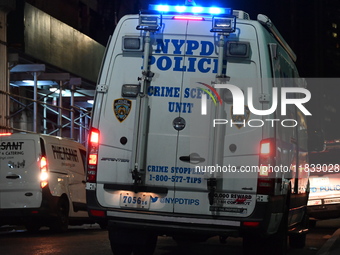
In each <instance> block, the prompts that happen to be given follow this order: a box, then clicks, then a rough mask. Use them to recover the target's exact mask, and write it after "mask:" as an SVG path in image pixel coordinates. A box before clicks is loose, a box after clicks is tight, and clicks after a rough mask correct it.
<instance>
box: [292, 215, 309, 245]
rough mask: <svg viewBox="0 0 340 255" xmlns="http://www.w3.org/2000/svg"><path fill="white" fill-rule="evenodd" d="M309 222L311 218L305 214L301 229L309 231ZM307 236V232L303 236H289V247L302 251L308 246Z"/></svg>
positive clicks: (297, 234) (296, 234)
mask: <svg viewBox="0 0 340 255" xmlns="http://www.w3.org/2000/svg"><path fill="white" fill-rule="evenodd" d="M309 222H310V221H309V217H308V215H307V214H306V213H305V215H304V217H303V220H302V222H301V227H302V228H304V229H308V227H309ZM306 235H307V233H306V232H303V233H301V234H299V233H294V234H291V235H289V246H290V247H292V248H296V249H302V248H303V247H305V245H306Z"/></svg>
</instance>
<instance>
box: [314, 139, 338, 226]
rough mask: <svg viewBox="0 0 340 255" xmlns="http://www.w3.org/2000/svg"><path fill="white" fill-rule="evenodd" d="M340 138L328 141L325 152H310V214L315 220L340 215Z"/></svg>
mask: <svg viewBox="0 0 340 255" xmlns="http://www.w3.org/2000/svg"><path fill="white" fill-rule="evenodd" d="M339 152H340V140H339V139H337V140H331V141H326V149H325V151H323V152H318V153H312V154H310V167H311V173H310V194H309V199H308V207H307V211H308V215H309V217H310V218H311V219H313V220H325V219H332V218H338V217H340V160H339Z"/></svg>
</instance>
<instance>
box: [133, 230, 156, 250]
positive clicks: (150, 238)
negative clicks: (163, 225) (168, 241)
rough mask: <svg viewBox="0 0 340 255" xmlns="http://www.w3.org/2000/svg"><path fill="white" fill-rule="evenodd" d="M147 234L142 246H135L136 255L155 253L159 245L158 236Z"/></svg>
mask: <svg viewBox="0 0 340 255" xmlns="http://www.w3.org/2000/svg"><path fill="white" fill-rule="evenodd" d="M145 234H146V237H145V240H143V241H144V242H143V243H142V244H135V245H134V246H133V254H134V255H152V254H153V253H154V252H155V249H156V244H157V235H154V234H147V233H145Z"/></svg>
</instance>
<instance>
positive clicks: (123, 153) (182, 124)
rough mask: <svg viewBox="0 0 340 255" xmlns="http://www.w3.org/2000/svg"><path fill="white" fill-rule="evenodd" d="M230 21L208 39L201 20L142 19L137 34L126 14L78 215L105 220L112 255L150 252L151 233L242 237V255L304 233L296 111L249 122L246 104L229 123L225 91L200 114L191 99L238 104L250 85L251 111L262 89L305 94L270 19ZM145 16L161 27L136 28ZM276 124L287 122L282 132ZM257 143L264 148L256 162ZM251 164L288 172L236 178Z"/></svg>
mask: <svg viewBox="0 0 340 255" xmlns="http://www.w3.org/2000/svg"><path fill="white" fill-rule="evenodd" d="M233 14H234V15H236V16H237V17H238V18H237V19H236V30H235V32H231V33H228V34H227V35H223V33H222V34H219V33H218V32H211V31H210V30H211V29H212V15H209V14H204V15H198V14H197V15H191V16H190V15H187V16H185V17H183V18H182V16H184V15H182V16H181V15H180V14H178V16H180V17H179V18H178V19H177V18H175V16H177V14H163V15H161V14H160V13H154V14H146V15H147V18H146V25H145V26H144V27H143V24H142V25H141V23H140V21H142V23H143V22H144V21H143V19H144V18H143V14H141V15H128V16H125V17H123V18H122V19H121V20H120V22H119V24H118V25H117V27H116V29H115V32H114V34H113V36H112V38H111V40H110V42H109V44H108V46H107V50H106V54H105V57H104V62H103V66H102V70H101V73H100V77H99V82H98V85H97V92H96V96H95V103H94V107H93V114H92V124H91V130H90V132H91V135H90V138H89V147H88V165H87V185H86V189H87V203H88V208H89V214H90V216H92V217H93V218H94V219H95V220H96V221H97V222H108V227H109V235H110V241H111V245H112V250H113V251H114V253H117V254H120V252H121V250H123V251H122V254H124V252H126V251H127V250H133V251H134V253H135V254H138V253H139V252H140V249H142V248H141V247H142V246H143V245H146V246H145V247H148V248H146V249H147V250H148V252H149V253H150V254H151V253H152V252H151V250H152V249H151V248H150V247H151V246H152V245H154V244H155V238H154V236H152V235H163V234H166V235H170V236H173V237H174V238H175V239H176V240H181V239H187V238H188V239H197V240H201V239H204V238H208V237H210V236H214V235H220V236H222V237H226V236H243V237H244V242H245V244H246V245H245V247H250V248H246V249H253V248H254V246H256V245H258V244H259V243H260V244H263V242H260V241H258V239H259V238H262V239H266V238H274V239H275V241H267V242H266V244H267V246H268V247H269V246H271V245H270V244H271V243H277V240H282V239H284V238H286V234H287V230H292V229H294V230H295V231H296V233H305V231H306V229H305V228H301V225H299V224H300V223H301V222H302V221H303V219H304V215H305V211H306V204H307V200H308V192H309V189H308V172H305V171H297V169H298V168H299V167H298V166H299V165H305V164H306V163H307V157H308V153H307V135H306V134H307V132H306V131H307V129H306V121H305V116H304V114H303V113H302V112H301V111H300V109H298V108H297V107H295V106H294V105H287V112H288V113H287V115H285V116H284V115H281V114H280V111H279V110H277V111H276V112H275V113H271V114H270V115H268V116H256V115H255V114H253V113H252V112H251V111H250V110H249V108H248V103H247V101H246V102H245V103H244V109H245V111H244V114H243V115H241V116H240V115H235V114H233V110H232V106H233V104H232V103H231V102H230V96H228V93H227V92H225V90H218V89H217V92H218V93H217V94H220V95H221V100H223V106H222V107H220V106H219V104H217V106H215V104H214V102H213V101H214V100H215V98H211V97H208V99H207V114H206V115H203V114H202V112H203V110H202V107H201V106H202V97H204V96H205V94H209V92H210V93H211V94H214V93H215V92H213V89H211V88H213V87H214V82H215V83H216V84H222V85H223V83H225V82H227V83H228V84H233V85H235V86H237V87H238V88H239V89H241V90H242V92H243V94H244V95H245V99H247V98H248V95H247V93H248V91H249V90H248V88H249V87H250V88H252V93H253V97H252V98H254V100H253V106H254V108H255V109H261V110H266V109H269V108H270V106H271V105H272V101H273V98H274V95H273V87H276V88H277V89H278V91H280V90H281V89H282V88H284V87H299V88H304V86H305V84H303V82H301V81H300V80H299V79H297V78H298V77H299V76H298V72H297V69H296V67H295V64H294V61H293V60H292V59H295V55H294V53H293V52H292V51H291V50H290V48H289V46H288V45H287V44H286V43H285V42H284V40H283V38H282V37H281V36H280V35H279V33H278V32H277V31H276V29H275V27H274V26H273V24H272V23H271V22H270V20H269V19H268V18H267V17H265V16H264V15H260V16H259V20H249V18H248V15H247V14H246V13H245V12H242V11H234V13H233ZM152 17H157V18H158V20H161V25H160V26H159V27H158V28H159V29H158V28H156V29H158V30H157V31H151V32H150V31H147V29H148V28H145V27H147V26H148V25H147V23H148V22H149V21H151V22H152V21H153V18H152ZM197 17H198V18H200V17H202V19H199V20H197V19H196V18H197ZM228 17H230V16H228ZM191 18H195V19H196V20H192V19H191ZM143 29H144V30H143ZM151 30H152V27H151ZM221 38H222V39H221ZM221 41H222V42H221ZM221 45H222V46H221ZM223 51H224V53H221V54H219V52H223ZM219 58H220V59H219ZM145 59H150V62H149V63H148V62H147V61H145ZM221 63H222V66H223V72H226V73H225V75H223V74H222V75H221V73H219V72H220V70H219V68H220V65H221ZM225 64H226V65H225ZM283 78H285V79H283ZM286 78H287V79H286ZM138 81H140V82H138ZM206 85H209V86H210V87H209V89H208V86H206ZM216 88H217V87H216ZM136 90H138V93H137V94H134V93H135V91H136ZM207 91H208V92H207ZM279 95H281V94H280V93H279ZM295 96H296V98H298V97H299V95H295ZM278 100H279V102H281V100H280V99H278ZM216 101H218V100H217V99H216ZM242 104H243V103H242ZM278 105H280V103H279V104H278ZM242 106H243V105H242ZM218 112H219V113H218ZM218 114H220V115H218ZM215 116H217V117H215ZM287 116H288V117H287ZM216 119H219V120H220V122H219V123H224V125H222V124H218V125H217V124H216V122H218V121H216ZM252 119H256V120H253V121H252V122H248V121H249V120H252ZM266 119H276V121H268V120H266ZM285 119H294V120H296V123H297V125H296V126H295V127H285V126H284V125H282V122H283V124H287V125H286V126H288V125H289V124H288V123H286V122H285ZM225 120H228V123H226V121H225ZM231 122H233V123H236V122H238V124H233V125H232V126H231V125H230V123H231ZM244 122H245V123H246V124H245V125H243V124H242V123H244ZM214 123H215V124H216V127H214V126H213V124H214ZM214 137H215V138H214ZM264 144H265V145H266V146H268V147H269V148H271V149H270V150H271V151H270V152H267V154H266V153H264V155H261V154H260V146H261V145H264ZM261 164H262V165H268V164H269V165H270V164H271V165H272V166H278V167H280V166H281V167H282V166H283V167H285V168H286V169H288V171H286V173H283V171H277V172H276V173H274V175H272V176H271V177H270V176H267V175H266V174H265V173H262V174H263V176H262V177H261V176H260V173H259V172H261V171H256V170H255V171H252V172H251V171H249V172H247V173H244V172H241V171H242V169H245V168H247V167H248V168H247V169H248V170H249V168H251V167H253V168H256V169H259V166H260V165H261ZM228 166H229V167H230V169H229V170H228V169H227V168H228ZM219 167H220V168H219ZM222 167H224V168H223V169H224V171H222V170H221V169H222ZM214 169H215V172H214ZM218 169H220V170H218ZM282 225H283V227H282ZM278 236H279V237H278ZM294 237H295V235H294ZM298 238H299V237H297V238H296V239H294V238H292V240H293V239H294V240H298ZM262 239H261V240H262ZM302 239H303V238H302ZM302 239H301V240H302ZM268 240H269V239H268ZM279 242H280V243H281V244H283V245H284V243H285V242H284V241H282V242H281V241H279ZM292 243H293V245H294V241H293V242H292ZM301 243H303V241H302V242H300V244H299V245H301ZM134 244H135V246H134ZM295 244H296V243H295ZM261 246H262V247H257V248H258V249H261V248H263V247H264V246H263V245H261ZM136 247H137V248H136ZM143 247H144V246H143ZM145 247H144V248H145ZM268 247H266V248H268ZM277 247H278V246H276V248H275V249H277ZM283 250H284V249H283ZM144 252H146V251H145V250H144ZM148 252H146V253H145V254H149V253H148Z"/></svg>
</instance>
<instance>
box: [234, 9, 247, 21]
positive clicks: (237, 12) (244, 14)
mask: <svg viewBox="0 0 340 255" xmlns="http://www.w3.org/2000/svg"><path fill="white" fill-rule="evenodd" d="M233 15H234V16H236V18H238V19H246V20H250V16H249V14H248V13H247V12H244V11H240V10H233Z"/></svg>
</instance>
